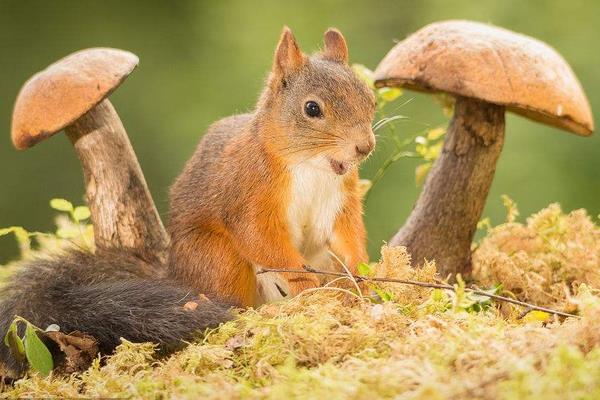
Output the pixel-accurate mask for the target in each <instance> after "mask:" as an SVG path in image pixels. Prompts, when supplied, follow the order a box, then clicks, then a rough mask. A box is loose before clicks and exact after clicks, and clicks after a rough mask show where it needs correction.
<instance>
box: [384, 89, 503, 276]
mask: <svg viewBox="0 0 600 400" xmlns="http://www.w3.org/2000/svg"><path fill="white" fill-rule="evenodd" d="M503 144H504V107H503V106H498V105H493V104H489V103H485V102H481V101H478V100H474V99H469V98H465V97H457V98H456V104H455V106H454V116H453V118H452V121H451V122H450V125H449V127H448V131H447V134H446V139H445V142H444V147H443V150H442V153H441V154H440V157H439V158H438V159H437V160H436V161H435V163H434V165H433V167H432V169H431V171H430V172H429V176H428V177H427V181H426V182H425V185H424V187H423V191H422V192H421V195H420V196H419V199H418V200H417V203H416V205H415V207H414V209H413V210H412V213H411V214H410V216H409V218H408V220H407V221H406V223H405V224H404V226H403V227H402V228H401V229H400V230H399V231H398V233H396V235H395V236H394V237H393V238H392V240H391V241H390V244H392V245H403V246H406V247H407V248H408V251H409V252H410V254H411V255H412V259H413V261H414V263H415V264H416V265H418V264H421V263H422V262H423V259H428V260H433V259H435V260H436V264H437V267H438V271H439V272H440V274H441V275H442V276H443V277H446V276H447V275H448V274H456V273H461V274H463V275H468V274H469V273H470V271H471V242H472V240H473V235H474V233H475V230H476V229H477V222H478V221H479V219H480V218H481V213H482V211H483V207H484V205H485V200H486V198H487V195H488V191H489V188H490V185H491V184H492V180H493V178H494V172H495V169H496V162H497V160H498V157H499V155H500V152H501V150H502V145H503Z"/></svg>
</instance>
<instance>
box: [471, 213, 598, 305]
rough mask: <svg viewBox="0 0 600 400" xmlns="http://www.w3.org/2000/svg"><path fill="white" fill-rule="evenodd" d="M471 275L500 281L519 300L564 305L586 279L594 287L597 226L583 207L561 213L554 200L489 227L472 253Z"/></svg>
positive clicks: (484, 281)
mask: <svg viewBox="0 0 600 400" xmlns="http://www.w3.org/2000/svg"><path fill="white" fill-rule="evenodd" d="M473 278H474V280H475V281H476V282H477V283H479V284H483V285H491V284H496V283H501V284H502V285H503V288H504V290H505V291H509V292H511V293H513V294H514V295H515V296H516V297H518V298H519V299H521V300H524V301H529V302H533V303H536V304H540V305H546V306H550V307H558V308H562V309H568V308H569V307H570V306H571V307H572V306H573V304H572V303H570V302H569V297H570V296H572V295H574V294H576V293H577V287H578V286H579V284H581V283H586V284H588V285H589V286H591V287H593V288H600V228H598V226H596V225H595V224H594V222H593V221H592V220H591V218H590V217H589V216H588V215H587V213H586V212H585V210H576V211H573V212H571V213H568V214H565V213H563V212H562V210H561V208H560V206H559V205H558V204H551V205H550V206H548V207H547V208H545V209H543V210H542V211H540V212H538V213H537V214H534V215H532V216H531V217H529V218H527V221H526V223H525V224H521V223H516V222H508V223H506V224H502V225H499V226H497V227H495V228H492V229H490V231H489V233H488V235H487V236H486V237H485V238H484V239H483V240H482V241H481V244H480V245H479V246H478V248H477V249H476V251H475V252H474V254H473Z"/></svg>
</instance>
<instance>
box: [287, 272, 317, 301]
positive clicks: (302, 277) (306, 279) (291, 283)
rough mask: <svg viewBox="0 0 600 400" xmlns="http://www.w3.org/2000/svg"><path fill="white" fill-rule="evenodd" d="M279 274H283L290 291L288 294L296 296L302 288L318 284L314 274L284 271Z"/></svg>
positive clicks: (313, 286) (312, 287) (315, 286)
mask: <svg viewBox="0 0 600 400" xmlns="http://www.w3.org/2000/svg"><path fill="white" fill-rule="evenodd" d="M281 275H283V277H284V278H285V279H286V280H287V282H288V288H289V290H290V293H288V294H289V295H290V296H296V295H297V294H298V293H300V292H302V291H303V290H306V289H314V288H317V287H319V286H320V282H319V279H318V278H317V277H316V276H315V274H307V273H293V272H285V273H282V274H281Z"/></svg>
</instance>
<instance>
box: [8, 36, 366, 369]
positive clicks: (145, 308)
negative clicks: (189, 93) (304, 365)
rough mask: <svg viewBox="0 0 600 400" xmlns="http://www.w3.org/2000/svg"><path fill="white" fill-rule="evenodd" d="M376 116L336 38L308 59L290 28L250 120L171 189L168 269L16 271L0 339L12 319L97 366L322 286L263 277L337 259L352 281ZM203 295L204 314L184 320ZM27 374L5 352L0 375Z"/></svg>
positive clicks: (111, 266) (87, 261)
mask: <svg viewBox="0 0 600 400" xmlns="http://www.w3.org/2000/svg"><path fill="white" fill-rule="evenodd" d="M374 110H375V98H374V96H373V94H372V92H371V91H370V89H369V88H368V87H367V86H366V85H365V84H364V83H363V82H362V81H360V80H359V79H358V78H357V77H356V76H355V74H354V73H353V71H352V69H351V68H350V67H349V66H348V49H347V46H346V42H345V40H344V37H343V36H342V35H341V33H340V32H339V31H337V30H335V29H330V30H328V31H327V32H326V33H325V46H324V49H323V51H322V52H318V53H316V54H314V55H311V56H307V55H305V54H304V53H302V51H300V49H299V47H298V45H297V43H296V40H295V39H294V37H293V35H292V33H291V32H290V30H289V29H287V28H285V29H284V31H283V33H282V35H281V39H280V41H279V44H278V45H277V49H276V51H275V57H274V60H273V67H272V71H271V73H270V75H269V78H268V81H267V85H266V88H265V89H264V91H263V93H262V94H261V96H260V99H259V101H258V104H257V106H256V109H255V110H254V111H253V112H252V113H249V114H244V115H238V116H233V117H229V118H225V119H223V120H221V121H219V122H216V123H215V124H213V125H212V126H211V127H210V128H209V129H208V132H207V133H206V135H205V136H204V137H203V139H202V141H201V142H200V145H199V146H198V149H197V150H196V152H195V154H194V155H193V157H192V159H191V160H190V161H189V162H188V163H187V165H186V166H185V168H184V170H183V172H182V173H181V175H180V176H179V178H178V179H177V181H176V182H175V184H174V185H173V187H172V189H171V202H170V222H169V225H168V227H169V232H170V234H171V247H170V252H169V260H168V262H167V263H166V264H165V265H156V266H149V265H147V264H145V263H144V262H142V261H141V260H140V259H138V258H136V257H135V256H134V255H132V254H127V253H126V251H125V250H112V251H104V252H102V253H101V254H99V253H97V254H90V253H86V252H83V251H80V250H69V251H67V252H66V253H64V254H62V255H55V256H45V257H40V258H37V259H34V260H28V261H24V263H23V265H22V266H21V268H19V270H18V272H16V273H15V274H14V275H13V276H12V278H11V279H10V280H9V281H8V282H7V283H6V284H5V285H4V286H2V287H1V288H0V334H1V335H4V334H5V333H6V332H7V330H8V327H9V326H10V324H11V322H12V320H13V318H14V316H15V315H19V316H21V317H23V318H25V319H27V320H28V321H30V322H31V323H32V324H34V325H36V326H38V327H41V328H45V327H46V326H48V325H50V324H58V325H59V326H60V328H61V331H63V332H66V333H68V332H72V331H81V332H85V333H88V334H90V335H91V336H93V337H94V338H96V339H97V341H98V344H99V348H100V351H101V352H102V353H110V352H112V351H113V350H114V348H115V347H116V346H117V345H118V344H119V343H120V338H126V339H128V340H130V341H134V342H154V343H157V344H158V345H159V350H160V351H162V352H163V353H165V352H168V351H171V350H173V349H176V348H179V347H180V346H181V345H182V344H183V343H184V342H185V341H190V340H193V339H194V338H195V337H196V336H198V335H199V334H201V333H202V332H203V331H204V330H205V329H206V328H212V327H216V326H218V325H219V324H220V323H222V322H224V321H227V320H228V319H231V318H232V315H231V313H230V312H229V307H230V306H231V305H236V306H255V305H257V304H260V303H262V302H265V301H270V300H274V299H277V298H281V297H285V296H287V295H296V294H298V293H300V292H301V291H302V290H304V289H307V288H314V287H317V286H318V285H319V280H318V279H317V278H316V277H315V276H314V275H312V274H300V273H282V274H270V275H271V276H269V274H261V275H260V278H259V279H257V275H256V272H257V270H259V269H261V268H265V267H266V268H280V269H297V270H300V269H302V268H303V267H304V266H306V265H310V266H312V267H318V268H323V269H329V268H339V265H338V264H337V261H336V260H335V258H339V259H340V261H342V262H344V263H345V264H346V265H347V267H348V268H349V269H350V271H351V272H356V267H357V265H358V263H360V262H362V261H366V260H367V254H366V251H365V229H364V225H363V222H362V204H361V193H360V188H359V184H358V172H357V167H358V164H359V163H360V162H361V161H362V160H364V159H365V157H367V156H368V154H369V153H370V152H371V151H372V150H373V147H374V146H375V137H374V135H373V132H372V130H371V121H372V118H373V114H374ZM330 252H331V253H333V254H334V255H335V257H333V256H331V253H330ZM157 271H158V272H157ZM157 275H160V277H159V276H157ZM201 294H202V295H206V296H207V297H208V298H209V299H211V300H212V301H208V300H206V301H199V302H198V306H197V307H185V304H186V303H188V302H189V301H194V299H196V300H197V299H198V298H199V296H200V295H201ZM22 328H23V327H21V329H22ZM20 333H21V334H22V332H20ZM54 350H56V349H51V351H54ZM25 368H26V364H25V363H24V362H23V361H20V360H17V359H15V358H14V357H13V355H12V354H10V351H9V349H8V347H6V346H0V375H2V374H6V373H7V372H6V371H8V374H10V375H11V376H19V375H20V374H22V373H23V372H24V370H25ZM2 371H4V372H2Z"/></svg>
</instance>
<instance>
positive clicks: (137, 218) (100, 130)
mask: <svg viewBox="0 0 600 400" xmlns="http://www.w3.org/2000/svg"><path fill="white" fill-rule="evenodd" d="M66 133H67V135H68V137H69V139H70V140H71V142H72V143H73V146H74V147H75V150H76V152H77V155H78V157H79V160H80V161H81V164H82V167H83V173H84V180H85V187H86V198H87V203H88V205H89V207H90V211H91V214H92V221H93V223H94V235H95V242H96V246H97V247H98V249H99V250H102V249H103V248H105V249H106V248H123V249H126V250H128V251H131V252H132V253H134V254H136V255H137V256H138V257H140V258H142V259H144V260H146V261H148V262H151V263H152V262H157V261H159V262H160V261H164V259H165V252H166V248H167V246H168V242H169V239H168V236H167V233H166V231H165V229H164V227H163V224H162V222H161V220H160V217H159V215H158V211H157V210H156V207H155V206H154V202H153V201H152V197H151V195H150V192H149V190H148V187H147V185H146V180H145V179H144V175H143V174H142V170H141V169H140V166H139V164H138V161H137V158H136V156H135V153H134V151H133V148H132V147H131V143H130V142H129V139H128V137H127V134H126V132H125V129H124V127H123V124H122V123H121V120H120V118H119V116H118V115H117V112H116V111H115V109H114V107H113V106H112V104H111V103H110V101H109V100H107V99H104V100H103V101H102V102H100V103H99V104H98V105H97V106H96V107H94V108H92V109H91V110H90V111H88V112H87V113H86V114H84V115H83V116H82V117H80V118H79V119H78V120H76V121H75V122H74V123H73V124H71V125H69V126H68V127H67V128H66Z"/></svg>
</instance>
